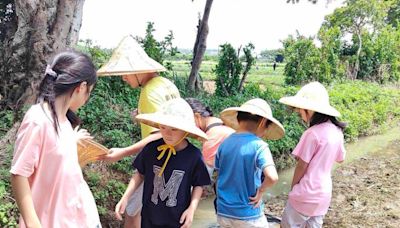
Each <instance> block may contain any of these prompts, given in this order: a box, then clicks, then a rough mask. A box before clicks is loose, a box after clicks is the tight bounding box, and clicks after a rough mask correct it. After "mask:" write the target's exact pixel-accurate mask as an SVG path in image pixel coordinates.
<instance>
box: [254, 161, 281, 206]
mask: <svg viewBox="0 0 400 228" xmlns="http://www.w3.org/2000/svg"><path fill="white" fill-rule="evenodd" d="M263 173H264V181H263V182H262V184H261V186H260V187H259V188H258V189H257V192H256V195H255V196H253V197H249V199H250V204H253V205H254V207H259V206H260V204H261V201H262V196H263V194H264V192H265V190H267V188H269V187H271V186H273V185H274V184H276V182H278V172H277V171H276V168H275V166H274V165H269V166H267V167H265V168H264V169H263Z"/></svg>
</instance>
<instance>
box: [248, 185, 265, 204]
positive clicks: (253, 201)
mask: <svg viewBox="0 0 400 228" xmlns="http://www.w3.org/2000/svg"><path fill="white" fill-rule="evenodd" d="M262 196H263V192H262V191H260V188H258V189H257V193H256V195H255V196H253V197H249V199H250V203H249V204H253V208H257V207H259V206H260V205H261V203H262Z"/></svg>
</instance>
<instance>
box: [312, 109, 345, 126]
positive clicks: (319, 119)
mask: <svg viewBox="0 0 400 228" xmlns="http://www.w3.org/2000/svg"><path fill="white" fill-rule="evenodd" d="M328 120H330V121H331V122H332V123H333V124H334V125H336V126H337V127H338V128H340V129H341V130H342V131H343V130H344V129H345V128H346V126H347V123H345V122H341V121H339V120H337V119H336V117H334V116H328V115H325V114H322V113H319V112H314V115H313V116H312V117H311V121H310V127H312V126H314V125H318V124H321V123H325V122H326V121H328Z"/></svg>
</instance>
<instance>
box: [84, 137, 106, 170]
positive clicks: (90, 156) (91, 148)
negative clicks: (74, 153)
mask: <svg viewBox="0 0 400 228" xmlns="http://www.w3.org/2000/svg"><path fill="white" fill-rule="evenodd" d="M82 144H83V145H81V144H79V143H78V160H79V165H80V166H81V167H84V166H85V165H87V164H88V163H89V162H93V161H96V160H97V158H98V157H99V156H100V155H104V154H108V149H107V148H106V147H105V146H103V145H101V144H99V143H97V142H95V141H93V140H90V139H84V140H82Z"/></svg>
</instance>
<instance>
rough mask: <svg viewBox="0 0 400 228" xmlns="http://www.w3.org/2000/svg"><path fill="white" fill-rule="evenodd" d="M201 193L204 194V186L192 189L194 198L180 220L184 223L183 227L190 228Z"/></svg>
mask: <svg viewBox="0 0 400 228" xmlns="http://www.w3.org/2000/svg"><path fill="white" fill-rule="evenodd" d="M201 194H203V187H201V186H196V187H194V188H193V190H192V200H191V201H190V205H189V207H188V208H187V209H186V210H185V211H184V212H183V213H182V215H181V219H180V220H179V222H180V223H181V224H182V223H184V224H183V225H182V226H181V228H189V227H191V226H192V222H193V216H194V212H195V211H196V209H197V206H198V205H199V201H200V197H201Z"/></svg>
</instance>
